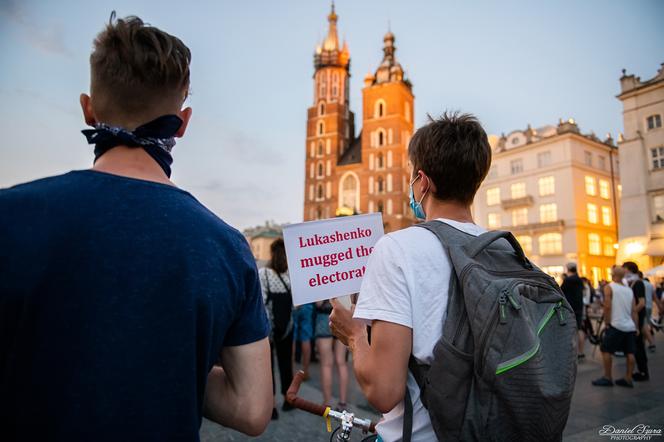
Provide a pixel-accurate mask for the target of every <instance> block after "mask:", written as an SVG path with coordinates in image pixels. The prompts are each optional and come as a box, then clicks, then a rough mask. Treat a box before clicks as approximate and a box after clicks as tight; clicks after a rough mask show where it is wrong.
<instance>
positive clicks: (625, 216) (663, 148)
mask: <svg viewBox="0 0 664 442" xmlns="http://www.w3.org/2000/svg"><path fill="white" fill-rule="evenodd" d="M620 89H621V92H620V95H618V97H617V98H618V99H619V100H620V101H621V102H622V104H623V124H624V135H623V137H622V139H620V140H619V143H618V144H619V146H620V165H621V169H622V174H623V177H625V179H624V184H623V193H622V204H621V216H620V218H621V220H622V222H621V224H620V249H619V252H618V258H619V260H620V261H624V260H632V261H635V262H637V263H638V264H639V267H641V268H642V269H643V270H647V269H649V268H651V267H655V266H658V265H660V264H662V263H663V262H664V127H663V125H662V123H663V122H664V121H662V120H664V63H663V64H662V65H661V67H660V69H659V71H658V72H657V75H655V76H654V77H653V78H651V79H650V80H646V81H641V79H640V78H639V77H635V76H634V75H627V74H626V73H625V71H624V70H623V75H622V77H621V78H620Z"/></svg>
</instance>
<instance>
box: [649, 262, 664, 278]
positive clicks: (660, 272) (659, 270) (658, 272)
mask: <svg viewBox="0 0 664 442" xmlns="http://www.w3.org/2000/svg"><path fill="white" fill-rule="evenodd" d="M645 275H646V276H664V265H661V266H657V267H653V268H652V269H650V270H648V271H647V272H645Z"/></svg>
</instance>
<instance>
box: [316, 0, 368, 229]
mask: <svg viewBox="0 0 664 442" xmlns="http://www.w3.org/2000/svg"><path fill="white" fill-rule="evenodd" d="M337 19H338V16H337V14H336V13H335V11H334V3H332V10H331V12H330V14H329V15H328V17H327V20H328V27H329V28H328V32H327V36H326V37H325V39H324V40H323V42H322V43H320V44H319V45H318V46H317V47H316V51H315V53H314V76H313V80H314V94H313V96H314V100H313V104H312V106H311V107H310V108H309V109H308V110H307V141H306V143H307V145H306V161H305V195H304V220H305V221H310V220H315V219H324V218H330V217H333V216H335V212H336V209H337V199H338V198H337V196H338V195H337V186H336V182H335V180H336V167H337V163H338V161H339V159H340V158H341V156H342V155H343V154H344V152H345V151H346V150H347V149H348V147H349V146H350V143H351V140H353V138H354V136H355V133H354V132H355V130H354V115H353V113H352V112H350V108H349V106H350V102H349V79H350V52H349V51H348V45H347V44H346V43H345V42H344V43H343V45H340V44H339V37H338V34H337Z"/></svg>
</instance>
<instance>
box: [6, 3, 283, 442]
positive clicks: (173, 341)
mask: <svg viewBox="0 0 664 442" xmlns="http://www.w3.org/2000/svg"><path fill="white" fill-rule="evenodd" d="M190 61H191V52H190V51H189V48H187V46H185V44H184V43H183V42H182V41H181V40H180V39H178V38H177V37H174V36H172V35H170V34H168V33H166V32H164V31H162V30H160V29H158V28H156V27H153V26H149V25H146V24H145V23H143V21H142V20H141V19H140V18H138V17H127V18H123V19H116V18H115V14H114V13H113V14H112V15H111V19H110V21H109V23H108V24H107V25H106V26H105V28H104V29H103V30H102V31H101V33H99V35H97V37H96V39H95V41H94V47H93V52H92V55H91V56H90V76H91V81H90V95H87V94H82V95H81V97H80V102H81V107H82V110H83V115H84V118H85V122H86V123H87V124H88V125H89V126H92V128H91V129H88V130H85V131H83V132H84V135H85V136H86V137H87V140H88V142H89V143H90V144H95V149H94V155H95V161H94V165H93V167H92V168H91V169H88V170H78V171H72V172H69V173H65V174H63V175H58V176H53V177H50V178H44V179H40V180H37V181H33V182H30V183H26V184H21V185H17V186H15V187H12V188H9V189H5V190H1V191H0V324H2V326H0V366H1V367H2V370H0V440H2V441H15V440H48V441H67V442H72V441H91V440H94V441H102V442H103V441H120V440H141V441H163V440H189V441H196V440H198V439H199V427H200V425H201V421H202V417H203V416H206V417H207V418H209V419H211V420H213V421H215V422H218V423H219V424H221V425H224V426H227V427H230V428H234V429H236V430H239V431H241V432H243V433H246V434H249V435H253V436H257V435H259V434H261V433H262V432H263V430H264V429H265V427H266V426H267V424H268V423H269V421H270V410H271V408H272V406H271V403H272V394H271V392H270V348H269V343H268V334H269V323H268V320H267V317H266V314H265V309H264V307H263V300H262V297H261V290H260V283H259V280H258V270H257V269H256V264H255V262H254V258H253V256H252V254H251V251H250V249H249V245H248V244H247V241H246V239H245V238H244V237H243V235H242V234H241V233H240V232H238V231H237V230H235V229H234V228H232V227H230V226H229V225H227V224H226V223H224V222H223V221H222V220H221V219H219V218H218V217H217V216H216V215H215V214H213V213H212V212H211V211H210V210H208V209H207V208H206V207H204V206H203V205H202V204H201V203H200V202H198V200H196V199H195V198H194V197H193V196H192V195H191V194H190V193H188V192H187V191H185V190H183V189H180V188H178V187H177V186H176V185H175V184H174V183H173V182H172V181H171V180H170V179H169V178H170V174H171V165H172V156H171V150H172V148H173V146H174V145H175V138H177V137H182V136H183V135H184V134H185V130H186V128H187V123H188V122H189V119H190V117H191V109H190V108H189V107H184V102H185V99H186V98H187V94H188V92H189V73H190V70H189V64H190ZM40 127H41V126H39V125H37V126H36V127H35V130H37V131H39V130H40V129H39V128H40ZM40 136H41V137H42V139H43V140H44V148H45V149H48V143H49V142H50V141H51V140H52V138H49V134H48V133H42V134H40ZM217 363H218V365H215V364H217Z"/></svg>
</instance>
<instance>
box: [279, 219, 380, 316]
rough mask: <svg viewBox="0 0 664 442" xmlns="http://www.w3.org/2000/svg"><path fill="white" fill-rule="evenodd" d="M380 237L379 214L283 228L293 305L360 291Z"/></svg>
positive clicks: (311, 222) (312, 222)
mask: <svg viewBox="0 0 664 442" xmlns="http://www.w3.org/2000/svg"><path fill="white" fill-rule="evenodd" d="M381 236H383V217H382V215H381V214H380V213H371V214H368V215H356V216H344V217H339V218H332V219H326V220H322V221H310V222H306V223H300V224H291V225H288V226H286V227H284V243H285V245H286V257H287V258H288V272H289V276H290V280H291V290H292V294H293V304H295V305H302V304H307V303H310V302H315V301H321V300H323V299H330V298H336V297H340V296H344V295H349V294H351V293H357V292H359V291H360V285H361V283H362V277H363V276H364V272H365V271H366V264H367V260H368V259H369V255H370V254H371V252H372V251H373V247H374V245H375V244H376V241H378V239H379V238H380V237H381Z"/></svg>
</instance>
